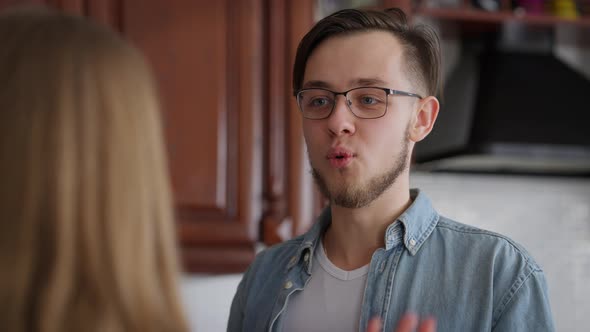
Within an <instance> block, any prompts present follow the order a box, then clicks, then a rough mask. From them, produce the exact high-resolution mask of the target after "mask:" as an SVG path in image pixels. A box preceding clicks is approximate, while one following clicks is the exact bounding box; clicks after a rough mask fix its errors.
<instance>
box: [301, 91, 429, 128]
mask: <svg viewBox="0 0 590 332" xmlns="http://www.w3.org/2000/svg"><path fill="white" fill-rule="evenodd" d="M359 89H379V90H383V91H384V92H385V94H386V95H385V112H383V114H382V115H380V116H377V117H374V118H363V117H360V116H358V115H356V114H355V113H354V111H353V110H352V108H351V105H352V101H351V100H350V99H348V96H347V95H348V93H349V92H350V91H354V90H359ZM309 90H323V91H328V92H330V93H332V94H333V95H334V102H333V103H332V109H331V110H330V112H329V113H328V115H326V116H325V117H323V118H308V117H306V116H305V114H304V112H303V108H302V107H301V104H300V103H299V94H300V93H302V92H305V91H309ZM339 95H343V96H344V99H346V106H347V107H348V110H349V111H350V113H352V115H354V116H356V117H357V118H359V119H379V118H381V117H384V116H385V114H387V110H388V109H389V98H387V97H389V96H393V95H397V96H405V97H416V98H418V99H422V98H423V97H422V96H420V95H418V94H415V93H411V92H406V91H401V90H394V89H389V88H383V87H378V86H359V87H356V88H352V89H350V90H347V91H343V92H336V91H332V90H330V89H326V88H304V89H299V90H298V91H297V92H295V99H296V100H297V106H298V107H299V111H301V115H302V116H303V117H304V118H305V119H309V120H324V119H327V118H329V117H330V115H332V112H334V109H335V108H336V97H337V96H339Z"/></svg>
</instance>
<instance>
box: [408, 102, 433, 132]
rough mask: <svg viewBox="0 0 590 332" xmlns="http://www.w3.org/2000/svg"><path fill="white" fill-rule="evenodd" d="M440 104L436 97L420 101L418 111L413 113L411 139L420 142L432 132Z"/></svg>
mask: <svg viewBox="0 0 590 332" xmlns="http://www.w3.org/2000/svg"><path fill="white" fill-rule="evenodd" d="M439 109H440V104H439V102H438V99H436V97H434V96H429V97H426V98H424V99H422V100H420V101H419V104H418V109H417V110H416V111H415V112H414V113H413V115H412V119H411V125H410V128H409V129H410V130H409V131H408V133H409V137H408V138H409V139H410V140H411V141H413V142H420V141H421V140H423V139H424V138H425V137H426V136H428V134H430V132H431V131H432V127H433V126H434V122H435V121H436V117H437V116H438V110H439Z"/></svg>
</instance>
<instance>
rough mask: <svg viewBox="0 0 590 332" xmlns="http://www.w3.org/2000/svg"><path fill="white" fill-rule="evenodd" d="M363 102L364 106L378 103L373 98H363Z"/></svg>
mask: <svg viewBox="0 0 590 332" xmlns="http://www.w3.org/2000/svg"><path fill="white" fill-rule="evenodd" d="M361 102H362V103H363V104H367V105H370V104H374V103H375V102H376V100H375V98H373V97H363V98H362V99H361Z"/></svg>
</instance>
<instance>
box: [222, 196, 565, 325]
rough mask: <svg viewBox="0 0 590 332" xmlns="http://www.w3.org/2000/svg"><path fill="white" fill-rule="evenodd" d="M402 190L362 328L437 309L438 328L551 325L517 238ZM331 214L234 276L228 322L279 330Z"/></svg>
mask: <svg viewBox="0 0 590 332" xmlns="http://www.w3.org/2000/svg"><path fill="white" fill-rule="evenodd" d="M411 197H412V199H413V203H412V204H411V206H410V207H409V208H408V209H407V210H406V211H405V212H404V213H403V214H402V215H401V216H400V217H399V218H398V219H397V220H395V221H392V223H391V224H390V225H389V226H388V228H387V230H386V231H385V247H384V248H379V249H377V250H376V251H375V252H374V253H373V256H372V258H371V262H370V267H369V275H368V278H367V285H366V287H365V293H364V297H363V303H362V309H361V315H360V324H359V326H360V331H361V332H364V331H365V330H366V328H367V323H368V321H369V319H370V318H372V317H374V316H379V317H381V318H382V319H383V331H392V332H393V331H394V329H395V326H396V324H397V321H398V320H399V319H400V317H401V316H402V315H403V314H404V313H405V312H408V311H411V312H414V313H416V314H418V315H427V316H433V317H434V318H436V320H437V331H536V332H541V331H554V330H555V328H554V326H553V319H552V314H551V309H550V306H549V298H548V294H547V285H546V281H545V278H544V275H543V271H542V270H541V268H540V267H539V266H538V265H537V263H535V261H534V260H533V259H532V258H531V256H530V255H529V254H528V253H527V252H526V251H525V250H524V249H523V248H522V247H521V246H519V245H518V244H516V243H515V242H513V241H512V240H510V239H508V238H507V237H505V236H502V235H499V234H496V233H493V232H489V231H485V230H481V229H478V228H475V227H471V226H467V225H464V224H460V223H458V222H455V221H452V220H450V219H447V218H445V217H442V216H440V215H439V214H438V213H437V212H436V211H435V210H434V208H433V207H432V205H431V203H430V200H429V199H428V198H427V197H426V196H425V195H424V194H423V193H420V192H419V191H418V190H412V191H411ZM492 217H493V216H492ZM330 222H331V214H330V209H329V208H327V209H326V210H324V211H323V212H322V214H321V215H320V217H319V219H318V221H317V222H316V223H315V224H314V225H313V227H312V228H311V229H310V230H309V231H308V232H307V233H305V234H303V235H302V236H299V237H296V238H294V239H291V240H289V241H286V242H284V243H281V244H278V245H275V246H273V247H270V248H268V249H266V250H264V251H262V252H261V253H259V254H258V255H257V256H256V259H255V260H254V262H253V263H252V264H251V265H250V267H249V268H248V271H247V272H246V273H245V274H244V277H243V278H242V280H241V282H240V284H239V286H238V289H237V292H236V295H235V297H234V299H233V303H232V306H231V311H230V318H229V322H228V328H227V331H230V332H237V331H243V332H253V331H281V318H282V317H283V316H284V315H283V314H284V313H285V310H287V307H288V305H289V300H290V299H291V298H292V297H293V296H297V295H298V293H299V292H301V291H305V285H306V284H307V282H308V281H309V279H310V277H311V267H312V264H314V261H313V252H314V250H316V248H317V247H318V241H320V239H321V236H322V234H323V232H324V231H325V230H326V228H327V226H328V225H329V224H330Z"/></svg>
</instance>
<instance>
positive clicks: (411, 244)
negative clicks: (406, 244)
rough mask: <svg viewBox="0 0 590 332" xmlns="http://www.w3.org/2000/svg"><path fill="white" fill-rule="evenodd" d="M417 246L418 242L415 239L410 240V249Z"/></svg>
mask: <svg viewBox="0 0 590 332" xmlns="http://www.w3.org/2000/svg"><path fill="white" fill-rule="evenodd" d="M415 245H416V240H414V239H413V238H412V239H410V247H413V246H415Z"/></svg>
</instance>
